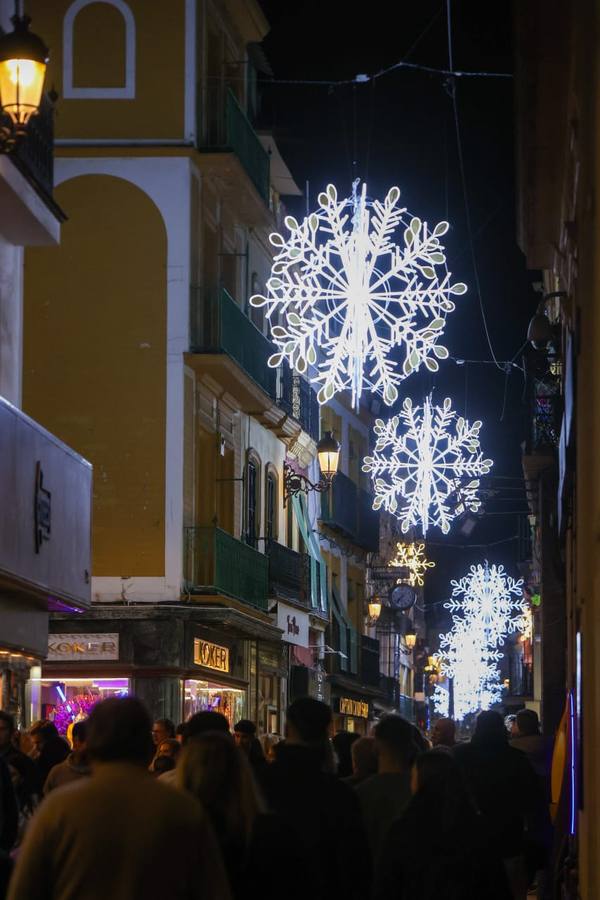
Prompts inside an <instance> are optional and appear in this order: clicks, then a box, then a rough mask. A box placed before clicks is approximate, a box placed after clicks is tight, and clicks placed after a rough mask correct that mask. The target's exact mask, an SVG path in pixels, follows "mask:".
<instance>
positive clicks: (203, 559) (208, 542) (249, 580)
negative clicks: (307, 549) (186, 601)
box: [184, 526, 268, 612]
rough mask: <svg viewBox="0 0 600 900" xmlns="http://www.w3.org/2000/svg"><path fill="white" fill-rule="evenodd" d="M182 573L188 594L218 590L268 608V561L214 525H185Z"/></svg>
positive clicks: (264, 609)
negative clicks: (189, 526)
mask: <svg viewBox="0 0 600 900" xmlns="http://www.w3.org/2000/svg"><path fill="white" fill-rule="evenodd" d="M184 537H185V541H184V545H185V547H184V551H185V558H184V577H185V587H186V590H187V591H188V592H189V593H190V594H212V595H214V594H217V595H220V596H223V597H231V598H233V599H234V600H239V601H240V602H241V603H245V604H246V605H247V606H252V607H254V608H255V609H259V610H262V611H263V612H266V611H267V608H268V607H267V594H268V561H267V557H266V556H264V554H262V553H259V552H258V550H254V549H253V548H252V547H249V546H248V545H247V544H244V543H242V542H241V541H238V540H236V539H235V538H234V537H232V536H231V535H230V534H228V533H227V532H226V531H223V530H222V529H221V528H216V527H214V526H200V527H196V528H186V529H185V536H184Z"/></svg>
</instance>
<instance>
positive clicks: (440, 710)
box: [433, 684, 450, 719]
mask: <svg viewBox="0 0 600 900" xmlns="http://www.w3.org/2000/svg"><path fill="white" fill-rule="evenodd" d="M433 708H434V709H435V711H436V713H437V714H438V715H439V716H443V718H444V719H447V718H448V716H449V715H450V691H449V690H448V688H447V687H444V685H443V684H436V686H435V688H434V690H433Z"/></svg>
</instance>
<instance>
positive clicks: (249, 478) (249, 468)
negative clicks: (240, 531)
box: [246, 453, 260, 547]
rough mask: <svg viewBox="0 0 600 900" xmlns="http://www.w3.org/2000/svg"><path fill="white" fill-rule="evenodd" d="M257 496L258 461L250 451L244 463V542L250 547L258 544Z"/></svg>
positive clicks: (258, 491)
mask: <svg viewBox="0 0 600 900" xmlns="http://www.w3.org/2000/svg"><path fill="white" fill-rule="evenodd" d="M259 496H260V462H259V460H258V459H257V457H256V456H255V455H254V454H252V453H250V454H248V462H247V463H246V543H247V544H249V545H250V546H251V547H257V546H258V537H259V531H260V521H259Z"/></svg>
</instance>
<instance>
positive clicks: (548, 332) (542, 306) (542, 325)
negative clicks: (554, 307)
mask: <svg viewBox="0 0 600 900" xmlns="http://www.w3.org/2000/svg"><path fill="white" fill-rule="evenodd" d="M566 296H567V295H566V292H565V291H552V293H550V294H545V295H544V299H543V300H540V302H539V303H538V307H537V310H536V312H535V315H534V316H533V317H532V319H531V320H530V322H529V327H528V328H527V340H528V341H529V343H530V344H531V345H532V347H534V349H535V350H545V349H546V347H547V346H548V344H549V343H550V341H551V340H552V338H553V337H554V336H555V329H554V328H553V326H552V323H551V321H550V319H549V318H548V314H547V312H546V303H547V302H548V300H553V299H554V298H555V297H559V298H560V299H562V298H563V297H566Z"/></svg>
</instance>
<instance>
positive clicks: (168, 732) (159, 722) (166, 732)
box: [152, 719, 175, 747]
mask: <svg viewBox="0 0 600 900" xmlns="http://www.w3.org/2000/svg"><path fill="white" fill-rule="evenodd" d="M174 737H175V725H174V724H173V722H171V720H170V719H156V721H155V722H154V724H153V725H152V740H153V741H154V743H155V745H156V746H157V747H158V745H159V744H160V743H161V742H162V741H166V740H167V738H174Z"/></svg>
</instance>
